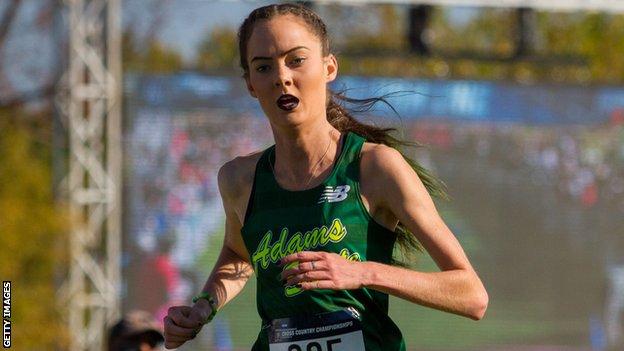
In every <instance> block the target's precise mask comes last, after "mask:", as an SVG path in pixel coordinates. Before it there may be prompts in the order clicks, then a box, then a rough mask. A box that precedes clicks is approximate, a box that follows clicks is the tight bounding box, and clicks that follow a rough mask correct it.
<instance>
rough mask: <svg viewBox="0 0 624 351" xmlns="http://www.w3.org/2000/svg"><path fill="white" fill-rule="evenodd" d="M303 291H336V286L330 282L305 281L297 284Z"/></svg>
mask: <svg viewBox="0 0 624 351" xmlns="http://www.w3.org/2000/svg"><path fill="white" fill-rule="evenodd" d="M299 285H300V286H301V289H303V290H313V289H332V290H336V289H337V287H336V284H335V283H334V282H333V281H332V280H317V281H305V282H301V283H299Z"/></svg>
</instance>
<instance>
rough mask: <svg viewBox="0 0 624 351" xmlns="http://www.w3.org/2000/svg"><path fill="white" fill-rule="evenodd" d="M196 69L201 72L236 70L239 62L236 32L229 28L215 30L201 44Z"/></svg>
mask: <svg viewBox="0 0 624 351" xmlns="http://www.w3.org/2000/svg"><path fill="white" fill-rule="evenodd" d="M197 51H198V54H197V58H196V61H195V62H196V63H195V65H196V67H197V68H198V69H200V70H204V71H210V70H215V69H225V70H230V71H231V70H234V69H235V67H236V66H237V64H238V63H237V60H238V43H237V38H236V32H235V30H234V29H232V28H229V27H219V28H215V29H214V30H213V31H212V32H211V33H209V34H208V35H207V36H206V38H205V39H204V40H203V41H202V42H201V43H200V44H199V48H198V50H197Z"/></svg>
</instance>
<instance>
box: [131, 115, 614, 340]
mask: <svg viewBox="0 0 624 351" xmlns="http://www.w3.org/2000/svg"><path fill="white" fill-rule="evenodd" d="M404 135H405V136H406V138H408V139H412V140H415V141H418V142H420V143H422V144H425V145H428V146H429V147H428V148H425V149H423V150H424V151H423V152H424V154H421V156H423V157H422V158H419V160H422V159H425V160H426V159H428V158H429V159H430V158H431V155H429V156H428V155H427V153H432V152H437V153H441V154H442V155H453V157H454V159H456V160H457V159H458V158H461V159H465V160H467V161H468V162H476V163H478V164H479V167H482V168H483V169H486V170H488V171H489V170H495V169H504V170H505V173H504V174H503V175H502V177H504V178H511V175H514V176H516V177H518V178H522V181H529V182H531V183H533V184H537V185H539V186H542V187H545V188H549V189H553V192H554V193H555V194H556V197H557V199H558V200H561V201H563V202H565V203H567V204H574V206H579V207H581V208H586V209H589V208H594V207H597V206H599V207H602V206H603V205H604V206H607V207H609V208H616V209H618V211H619V212H620V213H621V212H622V211H624V126H623V125H621V124H618V125H608V126H607V125H602V126H592V127H587V126H585V127H580V126H525V125H509V124H501V123H497V124H465V123H463V124H459V123H457V122H455V123H451V122H440V121H435V122H432V121H427V120H414V121H413V122H412V121H410V123H409V124H408V125H407V127H406V133H405V134H404ZM125 140H127V143H126V150H128V151H129V152H127V153H126V154H127V155H128V156H127V159H126V162H127V163H128V167H126V169H127V170H128V174H126V179H127V181H126V184H127V185H126V195H125V201H126V208H129V210H130V213H129V215H128V216H127V217H126V218H127V223H126V228H127V229H126V232H128V233H129V235H128V236H127V237H126V239H125V240H126V243H125V245H126V250H125V254H124V267H125V269H126V277H127V279H126V282H127V286H126V292H127V293H126V297H125V301H126V305H127V306H129V307H132V308H139V309H143V310H145V311H147V312H148V313H151V314H153V315H154V317H155V319H156V320H162V317H163V316H164V315H165V314H166V309H167V308H168V307H169V306H171V305H174V304H188V301H189V300H190V297H191V296H192V294H193V293H194V292H196V291H199V290H200V289H201V285H202V284H203V283H204V281H205V278H206V276H205V275H206V274H205V269H207V268H206V267H203V268H201V269H200V265H201V262H200V260H201V257H202V255H203V254H204V253H205V252H206V250H207V248H208V245H209V244H210V241H211V238H212V234H214V233H219V232H220V231H221V230H222V226H223V211H222V205H221V201H220V197H219V194H218V186H217V172H218V169H219V167H220V166H221V165H223V164H224V163H225V162H226V161H228V160H230V159H232V158H234V157H236V156H238V155H245V154H248V153H250V152H253V151H256V150H260V149H263V148H265V147H267V146H269V145H270V144H271V143H272V135H271V131H270V128H269V125H268V123H267V121H266V119H264V118H262V117H259V116H255V115H232V114H228V113H227V112H224V111H221V110H201V111H182V112H180V111H175V112H168V111H164V110H149V109H144V110H141V111H139V112H138V113H137V114H136V115H135V116H134V119H133V120H132V122H131V127H130V128H129V129H128V133H127V134H126V139H125ZM430 161H431V160H430ZM438 162H439V160H438ZM424 165H425V166H426V167H434V168H435V164H424ZM575 223H576V222H575ZM574 225H576V224H574ZM219 244H220V241H219ZM611 279H622V278H619V276H618V277H616V276H611ZM614 281H615V280H614ZM618 281H619V280H618ZM611 286H614V287H615V286H618V285H617V284H611ZM620 293H624V292H620V291H619V290H618V291H615V290H613V292H612V296H616V295H617V294H620ZM609 301H610V302H609ZM609 301H608V302H607V303H611V304H615V306H611V307H610V310H611V311H613V310H615V311H621V310H624V306H620V305H621V304H622V303H620V302H618V301H619V300H616V299H610V300H609ZM618 313H619V312H618ZM605 318H607V319H608V318H612V320H613V321H612V322H611V324H610V326H611V328H612V327H613V325H619V324H621V323H622V320H621V318H619V317H613V316H611V317H609V316H605ZM213 324H214V328H217V329H218V332H217V331H215V332H214V334H215V335H216V336H218V337H213V338H212V339H211V340H212V341H211V342H212V347H213V348H214V349H219V350H228V349H230V348H231V345H232V341H231V340H230V337H229V327H228V325H227V322H224V321H222V320H215V321H214V323H213ZM607 328H609V326H607ZM612 333H616V334H617V333H618V332H612ZM619 335H620V334H618V335H616V337H617V338H619V337H620V336H619Z"/></svg>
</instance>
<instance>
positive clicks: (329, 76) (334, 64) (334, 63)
mask: <svg viewBox="0 0 624 351" xmlns="http://www.w3.org/2000/svg"><path fill="white" fill-rule="evenodd" d="M323 65H324V66H325V77H326V81H327V83H329V82H331V81H333V80H334V79H336V76H337V75H338V60H336V57H335V56H334V55H333V54H329V55H327V56H326V57H325V62H324V64H323Z"/></svg>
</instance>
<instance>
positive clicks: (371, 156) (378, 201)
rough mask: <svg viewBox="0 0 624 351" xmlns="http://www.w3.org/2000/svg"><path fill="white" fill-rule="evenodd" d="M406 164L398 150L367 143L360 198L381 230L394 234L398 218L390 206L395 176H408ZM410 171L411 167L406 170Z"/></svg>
mask: <svg viewBox="0 0 624 351" xmlns="http://www.w3.org/2000/svg"><path fill="white" fill-rule="evenodd" d="M406 164H407V163H406V161H405V160H404V159H403V156H402V155H401V153H400V152H398V151H397V150H396V149H394V148H392V147H389V146H387V145H383V144H375V143H364V145H363V146H362V151H361V152H360V196H361V198H362V202H363V203H364V207H365V208H366V210H367V211H369V213H370V215H371V216H372V217H373V219H375V221H377V222H378V223H379V224H381V225H382V226H384V227H386V228H387V229H389V230H391V231H394V230H395V228H396V225H397V222H398V220H397V217H396V215H395V214H394V213H392V210H391V208H390V207H389V206H388V201H387V200H388V197H389V196H390V195H391V193H392V192H393V190H394V188H395V187H394V184H396V179H395V178H394V177H395V176H396V174H398V173H402V172H405V165H406ZM407 167H409V165H408V166H407Z"/></svg>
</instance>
